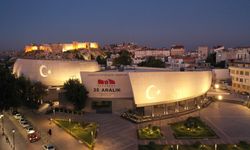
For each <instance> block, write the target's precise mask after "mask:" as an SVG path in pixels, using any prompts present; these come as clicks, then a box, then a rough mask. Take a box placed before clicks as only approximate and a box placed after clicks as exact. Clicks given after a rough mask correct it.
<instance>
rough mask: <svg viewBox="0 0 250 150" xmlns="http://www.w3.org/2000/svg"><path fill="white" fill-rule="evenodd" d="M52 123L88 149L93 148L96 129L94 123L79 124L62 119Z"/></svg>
mask: <svg viewBox="0 0 250 150" xmlns="http://www.w3.org/2000/svg"><path fill="white" fill-rule="evenodd" d="M54 122H55V123H56V124H57V125H58V126H60V127H62V128H63V129H64V130H66V131H67V132H68V133H69V134H71V135H72V136H74V137H75V138H76V139H78V140H80V141H82V142H84V143H85V144H86V145H87V146H88V147H89V148H92V147H93V146H94V144H95V138H96V135H97V132H96V131H97V127H98V125H97V124H96V123H79V122H75V121H70V120H62V119H55V120H54Z"/></svg>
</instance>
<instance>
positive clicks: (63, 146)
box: [20, 109, 88, 150]
mask: <svg viewBox="0 0 250 150" xmlns="http://www.w3.org/2000/svg"><path fill="white" fill-rule="evenodd" d="M20 112H21V113H22V114H23V115H24V116H25V117H26V118H27V119H28V120H29V121H30V122H31V123H32V124H33V125H34V126H36V127H37V130H38V131H39V132H40V133H41V137H42V140H41V142H42V143H43V144H45V143H46V144H47V143H52V144H53V145H55V146H56V148H57V149H59V150H71V149H72V148H73V149H74V150H85V149H88V148H87V147H86V146H85V145H84V144H82V143H79V142H78V141H77V140H76V139H75V138H73V137H72V136H71V135H69V134H68V133H67V132H65V131H64V130H63V129H61V128H59V127H58V126H57V125H55V124H54V123H50V121H49V119H50V118H49V116H47V115H44V114H39V113H36V112H32V111H30V110H27V109H22V110H20ZM49 129H51V130H52V135H51V136H49V135H48V130H49Z"/></svg>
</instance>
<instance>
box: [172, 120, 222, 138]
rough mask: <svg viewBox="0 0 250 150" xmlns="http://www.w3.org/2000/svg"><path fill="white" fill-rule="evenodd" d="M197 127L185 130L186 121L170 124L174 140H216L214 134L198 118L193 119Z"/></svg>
mask: <svg viewBox="0 0 250 150" xmlns="http://www.w3.org/2000/svg"><path fill="white" fill-rule="evenodd" d="M195 120H196V123H197V127H196V128H187V127H186V126H185V123H186V121H181V122H177V123H173V124H170V126H171V128H172V130H173V131H174V136H175V137H176V138H183V139H185V138H187V139H190V138H198V139H199V138H217V135H216V134H215V132H214V131H213V130H212V129H211V128H210V127H208V126H207V125H206V124H205V123H204V122H202V121H201V120H200V119H199V118H195Z"/></svg>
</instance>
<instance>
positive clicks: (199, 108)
mask: <svg viewBox="0 0 250 150" xmlns="http://www.w3.org/2000/svg"><path fill="white" fill-rule="evenodd" d="M197 108H198V110H199V118H201V112H200V110H201V106H199V105H198V106H197Z"/></svg>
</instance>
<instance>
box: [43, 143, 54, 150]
mask: <svg viewBox="0 0 250 150" xmlns="http://www.w3.org/2000/svg"><path fill="white" fill-rule="evenodd" d="M42 147H43V149H44V150H55V149H56V148H55V146H54V145H52V144H46V145H43V146H42Z"/></svg>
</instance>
